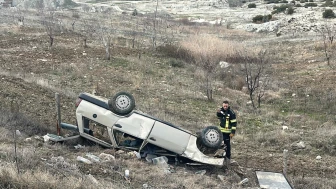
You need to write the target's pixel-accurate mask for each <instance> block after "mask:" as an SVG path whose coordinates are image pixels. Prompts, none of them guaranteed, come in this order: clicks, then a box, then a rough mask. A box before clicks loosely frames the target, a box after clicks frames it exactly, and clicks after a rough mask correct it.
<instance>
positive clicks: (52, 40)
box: [49, 35, 54, 48]
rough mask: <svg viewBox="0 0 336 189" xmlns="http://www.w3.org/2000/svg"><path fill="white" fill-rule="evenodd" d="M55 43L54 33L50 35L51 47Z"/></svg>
mask: <svg viewBox="0 0 336 189" xmlns="http://www.w3.org/2000/svg"><path fill="white" fill-rule="evenodd" d="M53 44H54V37H53V36H52V35H49V47H50V48H51V47H52V46H53Z"/></svg>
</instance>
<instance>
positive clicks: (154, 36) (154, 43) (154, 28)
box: [152, 0, 159, 49]
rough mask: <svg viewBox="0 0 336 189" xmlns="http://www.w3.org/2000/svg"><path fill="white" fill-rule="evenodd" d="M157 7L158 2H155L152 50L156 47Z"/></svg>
mask: <svg viewBox="0 0 336 189" xmlns="http://www.w3.org/2000/svg"><path fill="white" fill-rule="evenodd" d="M158 6H159V0H156V7H155V13H154V20H153V36H152V38H153V48H154V49H155V47H156V35H157V33H156V32H157V31H156V30H157V20H156V17H157V9H158Z"/></svg>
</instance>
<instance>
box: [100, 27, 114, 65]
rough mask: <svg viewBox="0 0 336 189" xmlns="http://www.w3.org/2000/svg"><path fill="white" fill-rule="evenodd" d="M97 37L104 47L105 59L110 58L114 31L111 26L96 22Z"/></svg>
mask: <svg viewBox="0 0 336 189" xmlns="http://www.w3.org/2000/svg"><path fill="white" fill-rule="evenodd" d="M97 28H98V29H97V33H98V37H99V39H100V40H101V42H102V43H103V45H104V47H105V59H106V60H110V59H111V45H113V44H111V39H112V33H113V32H114V29H113V27H106V26H105V25H104V24H103V23H98V26H97Z"/></svg>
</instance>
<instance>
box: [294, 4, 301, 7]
mask: <svg viewBox="0 0 336 189" xmlns="http://www.w3.org/2000/svg"><path fill="white" fill-rule="evenodd" d="M294 7H302V5H301V4H296V5H295V6H294Z"/></svg>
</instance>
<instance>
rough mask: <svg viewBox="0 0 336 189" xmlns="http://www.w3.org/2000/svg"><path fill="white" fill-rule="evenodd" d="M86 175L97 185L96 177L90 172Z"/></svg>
mask: <svg viewBox="0 0 336 189" xmlns="http://www.w3.org/2000/svg"><path fill="white" fill-rule="evenodd" d="M87 177H88V178H89V180H91V181H92V182H93V183H94V184H96V185H98V184H99V182H98V181H97V179H96V178H94V177H93V176H92V175H91V174H89V175H87Z"/></svg>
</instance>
